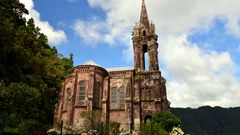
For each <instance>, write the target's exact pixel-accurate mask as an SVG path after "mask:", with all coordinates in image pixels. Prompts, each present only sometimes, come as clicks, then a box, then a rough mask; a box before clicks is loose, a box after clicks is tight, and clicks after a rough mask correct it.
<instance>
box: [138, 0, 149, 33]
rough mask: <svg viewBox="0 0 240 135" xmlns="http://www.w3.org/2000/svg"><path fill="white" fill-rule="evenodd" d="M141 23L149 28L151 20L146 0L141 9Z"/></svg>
mask: <svg viewBox="0 0 240 135" xmlns="http://www.w3.org/2000/svg"><path fill="white" fill-rule="evenodd" d="M140 24H142V25H143V26H145V28H147V29H148V28H149V20H148V14H147V8H146V5H145V1H144V0H142V9H141V16H140Z"/></svg>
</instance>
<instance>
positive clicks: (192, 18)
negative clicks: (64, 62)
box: [74, 0, 240, 107]
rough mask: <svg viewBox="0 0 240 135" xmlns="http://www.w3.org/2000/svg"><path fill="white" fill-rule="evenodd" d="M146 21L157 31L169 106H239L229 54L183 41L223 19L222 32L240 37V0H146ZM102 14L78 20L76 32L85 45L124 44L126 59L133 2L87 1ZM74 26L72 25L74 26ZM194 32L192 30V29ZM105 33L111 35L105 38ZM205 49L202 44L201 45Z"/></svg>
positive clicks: (135, 8)
mask: <svg viewBox="0 0 240 135" xmlns="http://www.w3.org/2000/svg"><path fill="white" fill-rule="evenodd" d="M145 2H146V5H147V8H148V14H149V19H150V20H153V22H154V23H155V24H156V30H157V33H158V35H159V59H160V62H161V63H163V64H164V65H165V66H161V67H164V68H163V69H161V70H163V73H164V74H165V76H167V77H168V78H169V80H168V81H167V91H168V97H169V99H170V101H171V102H172V106H185V107H187V106H190V107H197V106H201V105H213V106H215V105H219V106H225V107H227V106H239V105H240V101H239V99H240V92H239V90H240V83H239V81H238V78H236V77H235V75H234V73H235V72H236V71H235V68H236V64H235V63H234V62H233V60H232V58H231V54H230V53H229V52H221V53H219V52H217V51H209V50H204V49H200V48H199V47H198V45H197V44H194V43H191V42H190V41H188V36H189V35H191V34H192V33H193V32H194V31H196V30H198V31H200V32H201V31H208V30H209V29H211V28H212V27H213V26H214V25H215V24H214V21H215V19H220V20H223V21H224V22H226V24H225V30H226V33H228V34H230V35H232V36H235V37H237V38H240V23H239V22H240V8H239V7H238V5H240V1H236V0H211V1H209V0H181V1H179V0H168V1H166V0H151V1H150V0H148V1H147V0H146V1H145ZM88 3H89V5H90V6H91V7H92V8H95V7H100V8H101V9H102V10H103V11H105V12H106V19H105V20H94V19H92V20H90V21H78V22H77V23H75V24H76V25H74V26H75V27H74V28H75V31H76V32H77V33H78V34H79V36H80V37H81V38H83V39H85V40H86V41H88V42H89V43H90V42H91V41H92V40H94V41H95V42H97V41H100V42H105V43H110V44H112V43H118V44H119V42H116V41H120V43H125V45H127V46H128V49H126V50H124V52H123V54H124V55H127V56H126V60H127V61H129V60H132V57H133V56H132V45H131V30H132V28H133V26H134V22H138V20H139V16H140V10H139V9H140V7H141V1H139V0H130V1H129V0H121V1H116V0H88ZM76 28H78V29H76ZM193 30H194V31H193ZM106 35H107V36H108V37H109V39H111V40H110V41H111V42H108V40H105V39H106ZM205 49H207V48H205Z"/></svg>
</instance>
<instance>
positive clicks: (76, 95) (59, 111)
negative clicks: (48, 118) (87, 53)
mask: <svg viewBox="0 0 240 135" xmlns="http://www.w3.org/2000/svg"><path fill="white" fill-rule="evenodd" d="M157 39H158V36H157V35H156V33H155V26H154V24H152V23H149V20H148V15H147V10H146V6H145V3H144V1H143V3H142V10H141V16H140V22H139V24H137V25H136V26H135V27H134V29H133V33H132V41H133V49H134V67H133V68H127V67H124V68H109V69H105V68H103V67H101V66H99V65H97V64H95V63H94V62H92V61H88V62H86V63H84V64H81V65H79V66H77V67H75V68H74V70H73V73H72V74H71V75H69V76H68V77H67V79H66V80H65V82H64V83H63V85H62V89H61V91H60V94H59V101H58V104H57V105H56V111H55V116H54V120H55V123H58V122H60V121H63V122H64V123H67V124H68V125H72V126H77V125H78V123H79V122H80V121H83V118H81V115H80V113H81V112H83V111H95V110H97V111H100V112H101V115H100V116H99V118H98V120H99V122H100V121H101V122H103V123H104V124H106V123H108V122H109V121H116V122H119V123H121V128H123V129H125V130H129V129H130V128H133V129H138V127H139V124H140V122H144V121H146V120H147V119H148V118H151V116H152V114H153V113H156V112H160V111H169V101H168V100H167V94H166V87H165V83H166V80H165V79H164V78H163V77H162V76H161V72H160V71H159V67H158V43H157ZM146 53H147V54H148V55H147V56H148V66H149V68H148V70H146V69H145V66H146V63H145V54H146Z"/></svg>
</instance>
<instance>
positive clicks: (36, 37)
mask: <svg viewBox="0 0 240 135" xmlns="http://www.w3.org/2000/svg"><path fill="white" fill-rule="evenodd" d="M24 14H28V11H27V10H26V9H25V7H24V5H23V4H21V3H20V2H19V0H1V1H0V26H1V27H0V44H1V47H0V82H1V85H0V121H1V122H2V124H1V128H2V130H3V131H4V132H8V133H20V132H21V128H23V127H24V128H26V129H29V130H30V129H33V127H34V128H41V129H44V130H47V128H48V127H49V126H51V125H52V119H53V113H54V105H55V103H56V102H57V97H58V93H59V90H60V85H61V82H62V81H63V80H64V78H65V77H66V76H67V75H68V74H69V73H71V71H72V68H73V55H72V54H70V56H69V58H65V57H62V56H61V55H60V54H58V52H57V50H56V48H55V47H51V46H49V45H48V43H47V37H46V35H44V34H43V33H41V32H40V28H38V27H36V26H35V23H34V20H33V19H29V20H28V21H26V19H25V18H24V17H23V15H24ZM2 125H3V126H2ZM31 125H34V126H33V127H31ZM0 130H1V129H0ZM31 133H32V132H31Z"/></svg>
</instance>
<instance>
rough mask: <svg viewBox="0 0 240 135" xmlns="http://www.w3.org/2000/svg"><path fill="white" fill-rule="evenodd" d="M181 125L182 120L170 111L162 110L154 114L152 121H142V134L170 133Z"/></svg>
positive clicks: (159, 134) (160, 134)
mask: <svg viewBox="0 0 240 135" xmlns="http://www.w3.org/2000/svg"><path fill="white" fill-rule="evenodd" d="M180 125H181V120H180V119H179V118H177V117H176V116H175V115H173V114H172V113H170V112H160V113H156V114H154V115H153V116H152V118H151V120H150V121H147V122H146V123H141V126H140V134H141V135H145V134H152V135H168V133H170V132H171V131H172V129H173V128H174V127H178V126H180Z"/></svg>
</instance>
